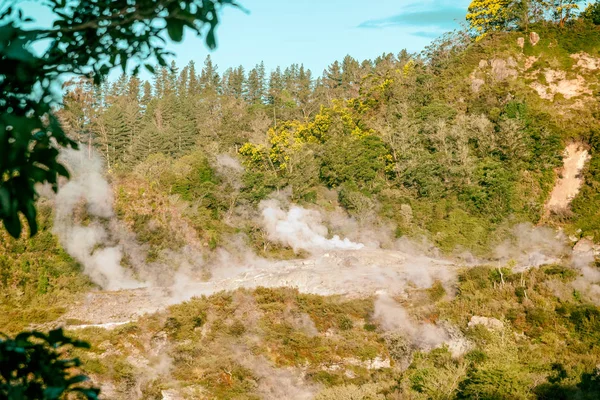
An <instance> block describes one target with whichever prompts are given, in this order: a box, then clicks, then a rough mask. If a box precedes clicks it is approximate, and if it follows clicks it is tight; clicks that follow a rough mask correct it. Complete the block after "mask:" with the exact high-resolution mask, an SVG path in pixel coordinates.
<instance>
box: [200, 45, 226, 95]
mask: <svg viewBox="0 0 600 400" xmlns="http://www.w3.org/2000/svg"><path fill="white" fill-rule="evenodd" d="M217 69H218V67H217V66H216V65H214V64H213V62H212V59H211V58H210V54H209V55H208V56H206V60H205V61H204V68H202V72H201V73H200V88H201V89H202V90H211V91H215V92H219V89H220V84H221V78H220V77H219V73H218V72H217Z"/></svg>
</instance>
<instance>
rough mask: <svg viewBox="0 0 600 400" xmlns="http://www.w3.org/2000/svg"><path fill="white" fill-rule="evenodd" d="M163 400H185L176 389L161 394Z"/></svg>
mask: <svg viewBox="0 0 600 400" xmlns="http://www.w3.org/2000/svg"><path fill="white" fill-rule="evenodd" d="M160 394H161V395H162V399H163V400H183V396H182V395H181V394H180V393H179V392H178V391H177V390H175V389H169V390H163V391H162V392H160Z"/></svg>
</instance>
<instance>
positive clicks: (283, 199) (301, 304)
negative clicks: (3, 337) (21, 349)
mask: <svg viewBox="0 0 600 400" xmlns="http://www.w3.org/2000/svg"><path fill="white" fill-rule="evenodd" d="M532 29H533V30H535V32H536V34H535V35H534V34H531V35H525V34H524V33H522V32H508V33H507V32H502V33H494V34H490V35H487V36H486V37H485V38H483V39H482V40H480V41H476V42H474V41H472V40H470V39H468V38H466V37H464V36H461V35H460V34H449V35H446V36H444V37H442V38H441V39H439V40H438V41H437V42H436V43H434V44H433V45H432V46H431V47H429V48H428V49H426V51H425V52H423V54H420V55H416V54H408V53H406V52H405V51H403V52H400V53H399V54H398V55H394V54H386V55H382V56H381V57H380V58H378V59H377V60H373V61H364V62H359V61H357V60H354V59H353V58H352V57H350V56H348V57H346V58H345V59H344V60H343V62H335V63H334V64H332V65H331V66H330V67H329V68H328V69H327V70H326V71H325V72H324V75H323V76H322V77H319V78H315V77H313V76H312V73H311V72H310V71H308V70H305V69H304V67H303V66H298V65H294V66H290V67H289V68H287V69H285V70H283V71H282V70H281V69H280V68H277V69H275V70H273V72H271V73H270V75H269V77H267V73H266V71H265V67H264V65H258V66H257V67H256V68H254V69H253V70H251V71H249V72H248V73H247V74H246V73H244V71H243V69H241V67H240V68H236V69H230V70H227V71H225V72H224V73H223V74H222V75H220V74H219V73H218V70H217V68H216V66H215V65H213V64H212V62H211V60H210V58H209V59H207V62H206V63H205V65H204V67H203V68H202V70H201V72H200V73H197V72H196V69H195V68H196V67H195V66H194V65H193V64H190V65H188V66H186V67H184V68H181V70H179V69H178V68H177V67H176V66H173V68H172V69H171V70H169V69H166V68H163V69H161V70H159V71H158V73H157V75H156V78H155V81H154V82H152V83H150V82H141V81H139V79H137V78H135V77H127V76H123V77H121V78H120V79H119V80H118V81H116V82H113V83H112V84H108V85H105V86H102V87H96V86H93V85H91V84H90V83H89V82H86V81H77V82H72V83H71V84H70V86H69V88H70V90H69V92H68V94H67V95H66V97H65V106H64V108H63V109H62V110H60V116H61V119H62V120H63V122H64V123H65V125H66V126H67V127H68V128H69V132H70V134H71V136H72V137H73V138H74V139H75V140H77V141H78V142H80V147H81V148H82V150H81V151H80V152H73V151H65V152H64V153H63V155H62V157H63V160H64V161H65V162H66V164H67V165H68V166H69V168H70V169H71V172H72V179H71V180H70V181H69V182H68V183H66V182H65V183H63V186H62V189H61V191H59V193H58V195H53V194H52V193H45V192H44V193H43V194H44V195H43V196H42V199H40V200H39V208H40V210H41V211H42V212H41V215H40V233H39V234H38V235H37V236H35V237H33V238H31V239H24V238H23V239H20V240H13V239H10V238H9V237H8V236H7V235H6V234H5V233H2V240H1V242H0V266H1V267H2V268H1V269H0V271H1V279H0V287H1V288H2V297H1V300H0V311H2V313H1V316H0V326H1V327H2V329H1V330H2V331H5V332H16V331H19V330H21V329H24V328H27V327H38V328H48V327H51V326H56V325H62V326H65V327H66V328H67V329H68V330H69V332H70V333H71V334H72V335H74V336H76V337H77V338H80V339H83V340H87V341H89V342H90V343H92V350H91V351H78V352H77V355H78V356H80V357H81V359H82V360H83V363H84V368H85V370H86V371H87V372H88V373H89V374H91V376H92V377H93V379H94V381H95V382H97V383H98V384H100V385H102V388H103V392H104V398H110V399H134V398H144V399H184V398H190V399H192V398H194V399H195V398H207V399H212V398H216V399H227V398H231V399H263V398H265V399H274V398H293V399H312V398H315V399H321V400H326V399H421V398H423V399H425V398H436V399H438V398H439V399H450V398H453V399H454V398H457V399H460V398H476V396H479V397H478V398H486V399H532V398H539V399H571V398H572V399H576V398H577V399H588V398H589V399H592V398H598V396H600V377H599V372H598V365H600V349H599V348H598V343H600V342H599V339H600V337H599V335H600V325H599V324H600V322H599V321H600V308H599V307H598V306H599V305H600V272H599V271H600V270H599V269H598V268H599V267H600V265H599V264H598V252H599V247H598V244H597V243H599V242H600V190H599V187H600V186H599V185H600V117H599V116H600V103H599V99H600V97H599V93H600V29H599V27H598V26H596V25H593V24H591V23H589V22H585V21H576V22H574V23H573V24H572V25H570V26H569V29H559V28H555V27H549V26H543V25H540V26H535V27H532ZM48 192H49V191H48Z"/></svg>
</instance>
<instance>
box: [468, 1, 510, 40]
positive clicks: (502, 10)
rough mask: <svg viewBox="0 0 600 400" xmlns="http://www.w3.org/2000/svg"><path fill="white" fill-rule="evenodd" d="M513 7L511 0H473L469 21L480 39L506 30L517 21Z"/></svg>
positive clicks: (469, 11) (469, 10) (470, 6)
mask: <svg viewBox="0 0 600 400" xmlns="http://www.w3.org/2000/svg"><path fill="white" fill-rule="evenodd" d="M513 6H514V5H513V2H512V1H511V0H473V1H472V2H471V4H470V5H469V9H468V13H467V21H468V22H469V25H470V27H471V29H472V30H474V31H475V32H476V34H477V36H478V37H479V38H481V37H483V36H484V35H486V34H487V33H489V32H493V31H501V30H506V29H508V27H509V26H510V25H511V24H512V23H514V21H515V14H514V7H513Z"/></svg>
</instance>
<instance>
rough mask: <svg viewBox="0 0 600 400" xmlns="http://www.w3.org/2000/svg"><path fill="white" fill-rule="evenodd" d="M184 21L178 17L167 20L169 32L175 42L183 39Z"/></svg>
mask: <svg viewBox="0 0 600 400" xmlns="http://www.w3.org/2000/svg"><path fill="white" fill-rule="evenodd" d="M183 27H184V25H183V22H182V21H180V20H178V19H169V20H168V21H167V33H168V34H169V37H170V38H171V40H172V41H174V42H181V40H182V39H183Z"/></svg>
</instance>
